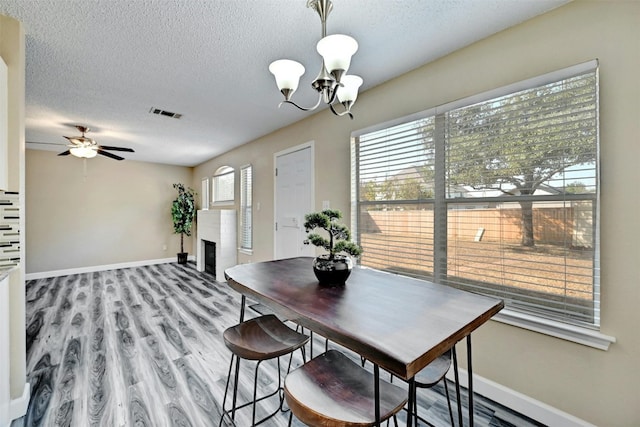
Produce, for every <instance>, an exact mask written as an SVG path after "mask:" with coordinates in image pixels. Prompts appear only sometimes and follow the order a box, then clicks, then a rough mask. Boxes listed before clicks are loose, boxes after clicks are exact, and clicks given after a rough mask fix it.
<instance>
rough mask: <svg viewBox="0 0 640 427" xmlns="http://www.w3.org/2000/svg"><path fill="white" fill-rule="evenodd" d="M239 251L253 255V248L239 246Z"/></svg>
mask: <svg viewBox="0 0 640 427" xmlns="http://www.w3.org/2000/svg"><path fill="white" fill-rule="evenodd" d="M238 252H240V253H241V254H245V255H253V249H244V248H238Z"/></svg>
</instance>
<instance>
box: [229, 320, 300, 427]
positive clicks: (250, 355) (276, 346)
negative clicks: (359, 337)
mask: <svg viewBox="0 0 640 427" xmlns="http://www.w3.org/2000/svg"><path fill="white" fill-rule="evenodd" d="M223 337H224V343H225V345H226V346H227V348H229V350H231V353H232V354H231V362H230V363H229V373H228V375H227V384H226V385H225V388H224V398H223V400H222V414H221V417H220V424H219V425H222V421H223V420H224V418H225V416H229V414H230V415H231V419H232V420H233V421H234V424H235V413H236V411H237V410H238V409H242V408H244V407H246V406H249V405H252V406H253V408H252V416H251V425H252V426H256V425H259V424H261V423H263V422H264V421H266V420H268V419H269V418H271V417H273V416H274V415H276V414H277V413H278V412H279V411H281V410H282V404H283V401H284V393H283V388H282V380H281V373H280V356H283V355H286V354H290V356H291V357H290V358H289V367H288V368H287V372H288V371H289V369H290V367H291V359H292V357H293V352H294V351H296V350H297V349H300V351H301V353H302V360H303V362H304V361H306V356H305V352H304V346H305V344H306V343H307V341H309V337H308V336H306V335H304V334H301V333H298V332H296V331H294V330H292V329H291V328H289V327H287V326H286V325H285V324H284V323H282V321H281V320H280V319H278V318H277V317H276V316H275V315H273V314H268V315H264V316H260V317H257V318H255V319H251V320H247V321H245V322H242V323H240V324H238V325H235V326H232V327H230V328H228V329H227V330H226V331H224V334H223ZM274 358H277V359H278V387H277V388H276V389H275V390H274V391H273V392H271V393H268V394H265V395H264V396H262V397H260V398H258V397H257V388H258V369H259V368H260V364H261V363H262V362H263V361H265V360H270V359H274ZM241 359H245V360H254V361H257V363H256V368H255V372H254V378H253V399H252V400H251V401H249V402H245V403H243V404H241V405H238V402H237V396H238V376H239V373H240V360H241ZM234 362H235V374H234V381H233V398H232V404H231V408H230V409H226V407H225V405H226V402H227V393H228V390H229V383H230V382H231V371H232V369H233V366H234ZM277 393H280V396H279V399H280V402H279V405H278V408H277V409H276V410H275V411H274V412H273V413H271V414H269V415H267V416H266V417H264V418H262V419H261V420H259V421H257V422H256V403H258V402H260V401H261V400H264V399H267V398H269V397H271V396H274V395H276V394H277Z"/></svg>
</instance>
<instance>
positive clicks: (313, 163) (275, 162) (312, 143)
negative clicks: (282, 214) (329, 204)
mask: <svg viewBox="0 0 640 427" xmlns="http://www.w3.org/2000/svg"><path fill="white" fill-rule="evenodd" d="M307 148H310V149H311V167H312V171H311V194H310V196H311V197H310V199H311V206H309V208H310V209H311V212H313V211H314V210H315V205H316V202H315V200H316V150H315V141H314V140H311V141H307V142H305V143H303V144H300V145H296V146H293V147H289V148H286V149H284V150H282V151H278V152H277V153H274V154H273V175H271V176H272V177H273V221H272V224H271V230H272V232H273V253H272V258H274V259H275V256H276V253H277V251H276V249H277V248H276V245H277V240H276V218H277V213H278V206H277V202H278V197H277V196H278V194H277V192H278V186H277V183H276V168H277V165H278V157H281V156H286V155H287V154H291V153H295V152H296V151H301V150H304V149H307Z"/></svg>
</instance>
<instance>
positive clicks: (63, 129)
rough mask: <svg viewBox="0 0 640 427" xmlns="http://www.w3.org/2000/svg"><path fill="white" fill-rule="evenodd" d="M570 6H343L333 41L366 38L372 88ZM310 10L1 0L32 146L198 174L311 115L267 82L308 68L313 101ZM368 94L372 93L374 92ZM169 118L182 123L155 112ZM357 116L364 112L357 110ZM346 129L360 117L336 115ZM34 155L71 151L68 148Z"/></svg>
mask: <svg viewBox="0 0 640 427" xmlns="http://www.w3.org/2000/svg"><path fill="white" fill-rule="evenodd" d="M568 1H569V0H334V7H333V12H332V13H331V14H330V16H329V18H328V21H327V32H328V33H329V34H332V33H343V34H348V35H351V36H352V37H354V38H355V39H356V40H357V41H358V43H359V50H358V52H357V53H356V55H355V56H354V58H353V60H352V63H351V69H350V73H352V74H358V75H361V76H362V77H363V78H364V81H365V83H364V85H363V87H362V89H363V90H366V89H367V88H371V87H373V86H376V85H378V84H380V83H382V82H384V81H386V80H389V79H391V78H393V77H395V76H397V75H400V74H403V73H405V72H407V71H409V70H411V69H414V68H417V67H419V66H420V65H423V64H425V63H428V62H430V61H433V60H434V59H437V58H439V57H441V56H444V55H446V54H448V53H450V52H452V51H455V50H457V49H460V48H461V47H464V46H466V45H469V44H471V43H473V42H474V41H477V40H480V39H482V38H485V37H487V36H489V35H491V34H494V33H496V32H498V31H501V30H503V29H505V28H508V27H510V26H513V25H516V24H518V23H520V22H523V21H525V20H527V19H530V18H532V17H534V16H536V15H539V14H541V13H544V12H546V11H548V10H551V9H553V8H555V7H557V6H560V5H562V4H565V3H567V2H568ZM305 6H306V0H253V1H248V0H90V1H87V0H0V14H3V15H8V16H11V17H14V18H16V19H18V20H19V21H22V22H23V24H24V29H25V34H26V49H27V53H26V55H27V58H26V62H27V75H26V140H27V141H28V142H46V143H59V144H63V145H64V144H65V142H66V140H65V139H64V138H62V135H67V136H73V135H77V134H78V132H77V131H76V130H75V129H74V128H73V125H74V124H83V125H87V126H89V127H91V128H92V129H93V131H92V133H91V134H90V135H89V136H91V137H93V138H94V139H96V140H97V141H98V142H99V143H100V144H102V145H115V146H127V147H131V148H134V149H135V150H136V152H135V153H124V154H123V156H124V157H126V158H127V159H134V160H140V161H148V162H157V163H167V164H174V165H185V166H194V165H197V164H199V163H202V162H203V161H206V160H208V159H210V158H212V157H215V156H217V155H219V154H221V153H224V152H226V151H228V150H230V149H232V148H233V147H235V146H238V145H241V144H244V143H246V142H249V141H251V140H253V139H256V138H258V137H260V136H262V135H265V134H267V133H270V132H272V131H274V130H276V129H279V128H281V127H283V126H286V125H288V124H291V123H293V122H295V121H298V120H301V119H303V118H304V117H305V116H306V115H308V114H309V113H303V112H300V111H298V110H295V109H294V108H292V107H291V106H283V107H282V108H281V109H278V103H279V102H280V101H281V98H282V96H281V95H280V93H279V92H278V90H277V88H276V86H275V81H274V79H273V76H272V75H271V74H270V73H269V71H268V69H267V68H268V66H269V63H271V62H272V61H273V60H275V59H280V58H289V59H295V60H297V61H299V62H302V63H303V64H304V65H305V67H306V68H307V72H306V73H305V75H304V76H303V77H302V80H301V82H300V87H299V90H298V91H297V92H296V94H295V95H294V97H293V98H294V100H295V101H296V102H298V103H299V104H302V105H312V104H313V103H314V102H315V98H316V95H315V92H313V90H312V89H311V88H310V86H309V84H310V82H311V80H313V78H314V77H315V76H316V75H317V73H318V71H319V68H320V64H321V62H320V57H319V55H318V54H317V53H316V51H315V44H316V43H317V41H318V39H319V38H320V20H319V17H318V16H317V14H316V13H315V12H314V11H313V10H312V9H309V8H307V7H305ZM364 96H366V95H364ZM152 107H155V108H159V109H163V110H167V111H170V112H175V113H180V114H182V115H183V116H182V118H180V119H173V118H168V117H164V116H158V115H153V114H150V113H149V110H150V109H151V108H152ZM354 113H355V114H357V103H356V105H355V107H354ZM336 120H348V118H339V119H338V118H336ZM28 148H35V149H53V150H59V151H63V150H64V149H65V147H64V146H50V145H40V144H29V145H28Z"/></svg>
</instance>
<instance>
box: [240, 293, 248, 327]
mask: <svg viewBox="0 0 640 427" xmlns="http://www.w3.org/2000/svg"><path fill="white" fill-rule="evenodd" d="M246 302H247V297H245V296H244V295H242V301H241V302H240V323H242V322H244V306H245V304H246Z"/></svg>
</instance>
